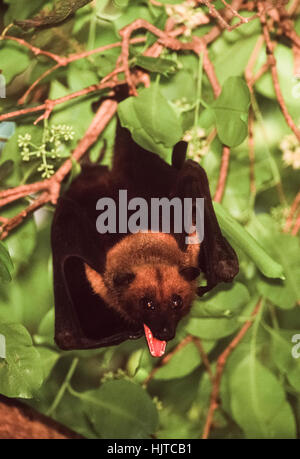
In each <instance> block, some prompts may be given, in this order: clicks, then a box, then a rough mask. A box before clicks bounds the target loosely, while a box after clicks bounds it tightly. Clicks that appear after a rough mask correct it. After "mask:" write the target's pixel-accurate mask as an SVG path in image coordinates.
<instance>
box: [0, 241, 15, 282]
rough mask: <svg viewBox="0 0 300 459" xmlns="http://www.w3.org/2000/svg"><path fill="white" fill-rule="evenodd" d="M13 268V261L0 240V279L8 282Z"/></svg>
mask: <svg viewBox="0 0 300 459" xmlns="http://www.w3.org/2000/svg"><path fill="white" fill-rule="evenodd" d="M13 270H14V265H13V262H12V260H11V258H10V255H9V251H8V250H7V248H6V245H5V244H4V243H3V242H2V241H0V280H1V281H6V282H10V281H11V280H12V272H13Z"/></svg>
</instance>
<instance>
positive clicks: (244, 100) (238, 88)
mask: <svg viewBox="0 0 300 459" xmlns="http://www.w3.org/2000/svg"><path fill="white" fill-rule="evenodd" d="M249 105H250V93H249V89H248V86H247V84H246V83H245V81H244V80H243V78H241V77H229V78H228V79H227V80H226V81H225V83H224V85H223V88H222V92H221V95H220V96H219V97H218V99H217V100H216V101H215V102H214V103H213V105H212V108H213V109H214V113H215V118H216V123H217V131H218V136H219V138H220V140H221V141H222V142H223V143H224V144H225V145H227V146H229V147H236V146H237V145H239V144H240V143H242V142H243V140H244V139H245V138H246V137H247V133H248V122H247V119H248V110H249Z"/></svg>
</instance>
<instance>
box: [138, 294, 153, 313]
mask: <svg viewBox="0 0 300 459" xmlns="http://www.w3.org/2000/svg"><path fill="white" fill-rule="evenodd" d="M140 304H141V306H143V308H145V309H147V310H151V311H154V309H155V306H154V302H153V301H152V300H151V298H148V297H146V296H145V297H143V298H141V299H140Z"/></svg>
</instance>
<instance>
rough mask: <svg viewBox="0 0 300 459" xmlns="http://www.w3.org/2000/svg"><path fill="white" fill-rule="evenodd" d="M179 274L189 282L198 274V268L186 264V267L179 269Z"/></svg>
mask: <svg viewBox="0 0 300 459" xmlns="http://www.w3.org/2000/svg"><path fill="white" fill-rule="evenodd" d="M179 274H180V275H181V276H182V277H183V278H184V279H185V280H186V281H188V282H191V281H193V280H195V279H197V277H198V276H199V274H200V269H199V268H196V267H194V266H188V267H187V268H183V269H181V270H180V271H179Z"/></svg>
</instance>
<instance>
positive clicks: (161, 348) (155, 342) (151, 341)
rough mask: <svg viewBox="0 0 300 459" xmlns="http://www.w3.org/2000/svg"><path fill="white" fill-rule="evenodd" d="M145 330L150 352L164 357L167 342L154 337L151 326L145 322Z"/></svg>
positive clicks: (154, 355)
mask: <svg viewBox="0 0 300 459" xmlns="http://www.w3.org/2000/svg"><path fill="white" fill-rule="evenodd" d="M144 330H145V336H146V339H147V343H148V347H149V351H150V354H151V355H152V357H162V356H163V355H164V353H165V350H166V345H167V342H166V341H161V340H159V339H157V338H154V336H153V334H152V332H151V330H150V328H149V327H147V325H145V324H144Z"/></svg>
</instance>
